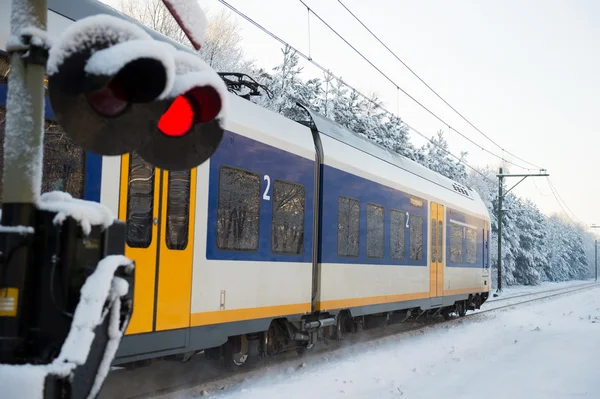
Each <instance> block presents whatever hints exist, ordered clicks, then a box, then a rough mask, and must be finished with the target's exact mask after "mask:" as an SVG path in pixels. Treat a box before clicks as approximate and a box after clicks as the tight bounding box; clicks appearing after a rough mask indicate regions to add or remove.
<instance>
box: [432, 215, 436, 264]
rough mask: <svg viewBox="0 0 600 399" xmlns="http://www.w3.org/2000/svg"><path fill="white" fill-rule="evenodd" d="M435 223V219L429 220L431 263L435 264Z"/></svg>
mask: <svg viewBox="0 0 600 399" xmlns="http://www.w3.org/2000/svg"><path fill="white" fill-rule="evenodd" d="M436 227H437V223H436V220H435V219H431V261H432V262H435V261H436V260H437V252H436V249H437V239H436V234H435V233H436V232H437V229H436Z"/></svg>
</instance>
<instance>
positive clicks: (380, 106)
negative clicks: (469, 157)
mask: <svg viewBox="0 0 600 399" xmlns="http://www.w3.org/2000/svg"><path fill="white" fill-rule="evenodd" d="M219 2H220V3H221V4H223V5H224V6H225V7H227V8H229V9H230V10H231V11H233V12H234V13H236V14H237V15H239V16H240V17H242V18H244V19H245V20H246V21H248V22H250V23H251V24H252V25H254V26H256V27H257V28H258V29H260V30H262V31H263V32H265V33H266V34H267V35H269V36H271V37H272V38H273V39H275V40H277V41H278V42H279V43H281V44H282V45H284V46H288V47H289V48H291V49H292V50H294V51H295V52H296V54H298V55H299V56H300V57H302V58H304V59H305V60H307V61H308V62H310V63H311V64H313V65H314V66H316V67H317V68H319V69H320V70H321V71H323V72H325V73H327V74H329V75H331V76H332V77H333V78H335V79H336V80H338V81H340V82H342V84H344V85H345V86H347V87H348V88H350V89H351V90H353V91H354V92H356V93H357V94H358V95H360V96H361V97H362V98H364V99H365V100H367V101H369V102H370V103H372V104H373V105H375V107H377V108H380V109H381V110H383V111H384V112H385V113H387V114H388V115H392V116H395V117H399V116H396V115H394V114H393V113H392V112H390V111H388V110H387V109H386V108H384V107H383V106H382V105H381V104H379V103H377V102H376V101H374V100H373V99H371V98H369V97H368V96H366V95H364V94H363V93H361V92H360V91H358V90H357V89H355V88H354V87H353V86H351V85H349V84H348V83H346V82H345V81H344V80H342V79H341V78H339V77H337V76H336V75H334V74H333V73H331V71H330V70H328V69H326V68H325V67H323V66H322V65H320V64H319V63H317V62H316V61H315V60H314V59H313V58H312V57H309V56H307V55H306V54H304V53H303V52H301V51H299V50H297V49H296V48H294V47H293V46H291V45H290V44H289V43H288V42H286V41H285V40H283V39H282V38H280V37H279V36H277V35H276V34H274V33H273V32H271V31H269V30H268V29H267V28H265V27H263V26H262V25H261V24H259V23H258V22H256V21H255V20H253V19H252V18H250V17H249V16H247V15H246V14H244V13H243V12H241V11H240V10H238V9H237V8H235V7H234V6H232V5H231V4H229V3H228V2H227V1H225V0H219ZM402 123H403V124H404V125H405V126H406V127H407V128H408V129H410V130H412V131H413V132H415V133H417V134H418V135H420V136H421V137H423V138H425V139H426V140H427V141H428V142H430V143H431V144H432V145H434V146H435V147H437V148H439V149H440V150H442V151H444V152H445V153H446V154H448V155H449V156H451V157H453V158H455V159H457V160H458V161H459V162H460V163H462V164H463V165H465V166H466V167H468V168H469V169H471V170H473V171H474V172H476V173H478V174H479V175H481V176H483V178H484V179H486V180H488V181H490V182H494V181H493V180H491V179H490V178H488V177H487V176H486V175H485V174H483V173H481V171H479V170H478V169H477V168H474V167H472V166H471V165H469V164H468V163H467V162H466V161H465V160H463V159H462V158H460V157H458V156H456V155H454V154H453V153H451V152H450V151H448V150H447V149H445V148H444V147H442V146H440V145H439V144H437V143H436V142H435V141H433V140H432V139H430V138H428V137H427V136H425V135H424V134H423V133H421V132H419V131H418V130H416V129H415V128H413V127H412V126H410V125H408V124H407V123H406V122H404V121H403V122H402Z"/></svg>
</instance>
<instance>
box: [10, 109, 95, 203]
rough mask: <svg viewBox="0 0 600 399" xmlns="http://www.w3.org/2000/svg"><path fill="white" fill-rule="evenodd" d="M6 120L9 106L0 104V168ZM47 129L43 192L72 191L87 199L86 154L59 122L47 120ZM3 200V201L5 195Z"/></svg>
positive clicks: (75, 196)
mask: <svg viewBox="0 0 600 399" xmlns="http://www.w3.org/2000/svg"><path fill="white" fill-rule="evenodd" d="M5 121H6V108H5V107H3V106H0V170H2V167H3V166H4V152H3V151H4V132H5ZM44 130H45V133H44V147H43V148H44V149H43V151H44V162H43V165H42V192H43V193H46V192H49V191H56V190H60V191H64V192H67V193H69V194H71V195H72V196H73V198H80V199H81V198H83V194H84V183H85V176H84V174H85V153H84V152H83V150H82V149H81V148H79V147H78V146H76V145H74V144H73V142H72V141H71V140H70V139H69V137H68V136H67V135H66V134H65V133H64V132H63V131H62V128H61V127H60V126H59V125H58V124H56V123H54V122H52V121H50V120H46V121H45V129H44ZM1 180H2V179H0V191H1V189H2V182H1ZM0 201H2V197H1V196H0Z"/></svg>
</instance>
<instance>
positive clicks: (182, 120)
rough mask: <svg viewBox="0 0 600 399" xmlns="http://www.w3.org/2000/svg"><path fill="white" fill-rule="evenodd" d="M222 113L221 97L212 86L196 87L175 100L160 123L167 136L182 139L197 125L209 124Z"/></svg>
mask: <svg viewBox="0 0 600 399" xmlns="http://www.w3.org/2000/svg"><path fill="white" fill-rule="evenodd" d="M220 111H221V97H220V96H219V94H218V93H217V91H216V90H215V89H213V88H212V87H210V86H203V87H195V88H193V89H191V90H189V91H187V92H186V93H185V94H182V95H180V96H178V97H177V98H175V100H174V101H173V103H171V106H170V107H169V109H168V110H167V112H165V113H164V114H163V115H162V116H161V118H160V120H159V121H158V129H159V130H160V131H161V132H162V133H163V134H165V135H167V136H171V137H181V136H183V135H184V134H186V133H187V132H189V131H190V129H191V128H192V126H193V125H194V124H196V123H198V122H199V123H207V122H210V121H211V120H213V119H214V118H215V117H216V116H217V115H218V114H219V112H220Z"/></svg>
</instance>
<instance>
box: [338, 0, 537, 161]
mask: <svg viewBox="0 0 600 399" xmlns="http://www.w3.org/2000/svg"><path fill="white" fill-rule="evenodd" d="M338 3H340V4H341V5H342V7H344V8H345V9H346V11H348V12H349V13H350V15H352V17H354V19H356V21H357V22H358V23H359V24H361V25H362V27H363V28H365V29H366V30H367V31H368V32H369V33H370V34H371V35H372V36H373V37H374V38H375V39H376V40H377V41H378V42H379V43H380V44H381V45H382V46H383V47H385V48H386V50H387V51H389V52H390V54H392V55H393V56H394V57H395V58H396V59H397V60H398V61H399V62H400V63H401V64H402V65H404V67H406V69H408V70H409V71H410V73H412V74H413V75H414V76H415V77H416V78H417V79H419V80H420V81H421V83H423V84H424V85H425V86H426V87H427V88H428V89H429V90H431V92H432V93H433V94H435V95H436V96H437V97H438V98H439V99H440V100H442V101H443V102H444V104H446V105H447V106H448V107H450V109H452V111H454V112H455V113H456V114H457V115H458V116H460V117H461V118H462V119H463V120H464V121H465V122H467V123H468V124H469V125H471V127H473V129H475V130H476V131H478V132H479V133H481V134H482V135H483V137H485V138H486V139H488V140H489V141H490V142H492V143H493V144H494V145H495V146H496V147H498V148H499V149H501V150H502V151H504V152H506V153H507V154H509V155H512V156H513V157H515V158H516V159H518V160H520V161H522V162H525V163H526V164H528V165H531V166H533V167H534V168H536V169H542V168H540V167H539V166H537V165H535V164H532V163H531V162H528V161H526V160H524V159H523V158H520V157H518V156H516V155H515V154H513V153H511V152H510V151H508V150H506V149H504V148H503V147H502V146H501V145H500V144H498V143H496V142H495V141H494V140H492V139H491V138H490V137H489V136H488V135H486V134H485V133H484V132H482V131H481V130H480V129H479V128H478V127H477V126H475V125H474V124H473V123H471V121H470V120H468V119H467V118H466V117H465V116H463V114H461V113H460V112H459V111H458V110H456V108H454V107H453V106H452V105H450V103H448V101H446V100H445V99H444V98H443V97H442V96H441V95H440V94H438V92H437V91H435V90H434V89H433V88H432V87H431V86H429V85H428V84H427V83H426V82H425V81H424V80H423V79H421V77H420V76H419V75H417V73H416V72H415V71H413V69H412V68H411V67H409V66H408V65H406V63H405V62H404V61H402V60H401V59H400V57H398V55H396V53H394V52H393V51H392V50H391V49H390V48H389V47H388V46H386V44H385V43H384V42H383V41H381V39H379V37H377V35H376V34H375V33H373V32H372V31H371V29H369V28H368V27H367V25H365V24H364V23H363V22H362V21H361V20H360V19H359V18H358V17H357V16H356V15H355V14H354V13H353V12H352V11H350V9H349V8H348V7H346V5H345V4H344V3H342V1H341V0H338Z"/></svg>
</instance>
